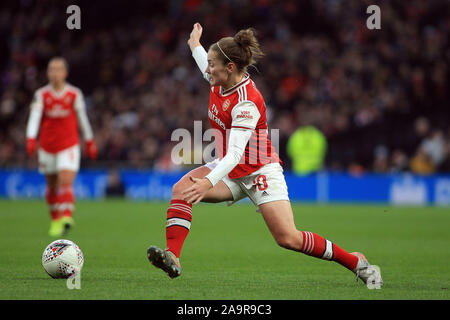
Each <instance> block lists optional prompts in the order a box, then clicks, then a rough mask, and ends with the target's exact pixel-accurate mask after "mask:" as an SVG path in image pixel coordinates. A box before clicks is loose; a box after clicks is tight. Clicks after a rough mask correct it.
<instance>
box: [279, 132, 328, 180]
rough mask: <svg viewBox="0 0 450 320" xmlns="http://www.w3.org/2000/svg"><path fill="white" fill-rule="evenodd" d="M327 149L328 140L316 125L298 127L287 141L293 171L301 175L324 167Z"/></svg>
mask: <svg viewBox="0 0 450 320" xmlns="http://www.w3.org/2000/svg"><path fill="white" fill-rule="evenodd" d="M326 151H327V140H326V138H325V136H324V135H323V134H322V132H320V131H319V130H317V128H315V127H314V126H304V127H300V128H298V129H297V130H296V131H295V132H294V134H293V135H292V136H291V137H290V138H289V140H288V142H287V153H288V155H289V157H290V158H291V162H292V171H293V172H295V173H296V174H299V175H304V174H309V173H312V172H316V171H319V170H320V169H322V167H323V163H324V159H325V154H326Z"/></svg>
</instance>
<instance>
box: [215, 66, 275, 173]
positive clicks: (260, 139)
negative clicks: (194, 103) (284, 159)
mask: <svg viewBox="0 0 450 320" xmlns="http://www.w3.org/2000/svg"><path fill="white" fill-rule="evenodd" d="M208 118H209V121H210V123H211V126H212V127H213V128H214V129H217V131H216V133H217V134H216V137H215V140H216V149H217V153H218V156H219V158H220V159H222V158H223V157H224V156H225V155H226V153H227V140H228V139H227V138H226V137H227V133H228V131H229V130H230V129H232V128H238V129H244V130H252V131H253V133H252V135H251V137H250V140H249V142H248V144H247V146H246V148H245V151H244V154H243V156H242V159H241V161H240V163H239V164H238V165H236V167H234V168H233V170H232V171H231V172H230V173H229V174H228V176H229V177H230V178H232V179H236V178H240V177H244V176H247V175H249V174H251V173H253V172H255V171H256V170H258V169H259V168H261V167H262V166H264V165H266V164H268V163H272V162H279V163H280V164H281V160H280V158H279V157H278V155H277V153H276V152H275V149H274V148H273V146H272V143H271V141H270V139H269V137H268V132H267V117H266V106H265V104H264V99H263V97H262V95H261V93H260V92H259V91H258V89H257V88H256V86H255V83H254V82H253V81H252V80H251V79H250V78H249V76H248V74H246V75H245V76H244V77H243V79H242V81H241V82H239V83H238V84H236V85H235V86H233V87H232V88H230V89H228V90H223V88H222V87H217V86H211V92H210V99H209V110H208Z"/></svg>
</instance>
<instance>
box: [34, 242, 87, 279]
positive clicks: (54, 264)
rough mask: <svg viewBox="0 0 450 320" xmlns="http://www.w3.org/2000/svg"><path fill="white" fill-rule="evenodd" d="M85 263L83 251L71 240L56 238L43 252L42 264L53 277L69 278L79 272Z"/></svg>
mask: <svg viewBox="0 0 450 320" xmlns="http://www.w3.org/2000/svg"><path fill="white" fill-rule="evenodd" d="M83 264H84V256H83V252H82V251H81V249H80V247H78V246H77V245H76V244H75V243H74V242H72V241H70V240H64V239H60V240H55V241H53V242H52V243H50V244H49V245H48V246H47V248H45V250H44V253H43V254H42V265H43V266H44V269H45V271H46V272H47V273H48V275H49V276H50V277H52V278H62V279H67V278H69V277H70V276H72V275H74V274H77V273H79V272H80V271H81V268H82V267H83Z"/></svg>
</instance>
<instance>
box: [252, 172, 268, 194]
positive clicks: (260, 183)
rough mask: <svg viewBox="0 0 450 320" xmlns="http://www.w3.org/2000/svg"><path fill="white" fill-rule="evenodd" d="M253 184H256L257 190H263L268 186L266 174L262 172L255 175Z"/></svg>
mask: <svg viewBox="0 0 450 320" xmlns="http://www.w3.org/2000/svg"><path fill="white" fill-rule="evenodd" d="M253 184H256V185H257V187H258V189H259V191H264V190H266V189H267V188H268V185H267V179H266V176H265V175H263V174H261V175H259V176H257V177H256V179H255V181H253Z"/></svg>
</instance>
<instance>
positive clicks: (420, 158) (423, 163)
mask: <svg viewBox="0 0 450 320" xmlns="http://www.w3.org/2000/svg"><path fill="white" fill-rule="evenodd" d="M409 166H410V168H411V171H412V172H414V173H417V174H431V173H433V172H434V170H435V168H434V166H433V163H432V162H431V160H430V157H429V156H428V155H427V153H426V152H425V151H424V150H423V148H421V147H419V149H417V152H416V154H415V155H414V157H412V159H411V161H410V163H409Z"/></svg>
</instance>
